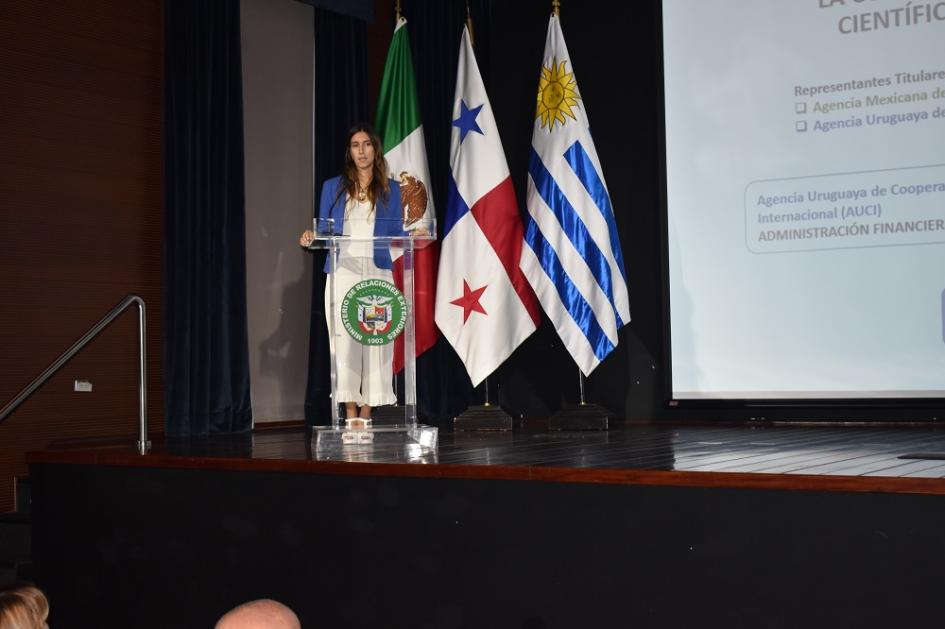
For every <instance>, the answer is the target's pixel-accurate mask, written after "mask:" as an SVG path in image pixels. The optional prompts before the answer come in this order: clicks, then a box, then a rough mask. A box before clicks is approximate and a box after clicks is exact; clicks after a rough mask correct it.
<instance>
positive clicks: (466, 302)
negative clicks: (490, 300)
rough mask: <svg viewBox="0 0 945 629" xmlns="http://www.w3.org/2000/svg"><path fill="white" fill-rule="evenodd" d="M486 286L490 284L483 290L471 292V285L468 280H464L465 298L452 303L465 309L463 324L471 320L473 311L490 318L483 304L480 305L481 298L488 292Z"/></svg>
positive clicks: (478, 289)
mask: <svg viewBox="0 0 945 629" xmlns="http://www.w3.org/2000/svg"><path fill="white" fill-rule="evenodd" d="M486 286H488V284H486V285H485V286H483V287H482V288H477V289H476V290H470V289H469V283H468V282H466V280H463V296H462V297H460V298H459V299H454V300H453V301H451V302H450V303H451V304H454V305H456V306H460V307H461V308H462V309H463V323H466V320H467V319H469V313H470V312H472V311H473V310H475V311H476V312H481V313H482V314H484V315H487V316H488V314H489V313H488V312H486V309H485V308H483V307H482V304H480V303H479V298H480V297H482V293H483V291H485V290H486Z"/></svg>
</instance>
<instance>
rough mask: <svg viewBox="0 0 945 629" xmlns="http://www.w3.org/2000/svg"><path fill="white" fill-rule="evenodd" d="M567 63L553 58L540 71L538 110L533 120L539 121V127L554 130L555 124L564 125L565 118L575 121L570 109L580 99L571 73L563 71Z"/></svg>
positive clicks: (575, 105)
mask: <svg viewBox="0 0 945 629" xmlns="http://www.w3.org/2000/svg"><path fill="white" fill-rule="evenodd" d="M566 63H567V61H562V62H561V63H560V64H559V63H558V60H557V59H556V58H554V57H552V59H551V64H550V65H549V66H543V67H542V69H541V78H539V79H538V108H537V110H536V111H535V119H536V120H537V119H539V118H540V119H541V127H542V128H543V129H544V128H545V127H548V130H549V131H552V130H554V125H555V122H558V123H559V124H561V125H564V124H565V123H566V122H567V118H565V116H568V117H570V118H571V119H573V120H577V118H576V117H575V116H574V112H573V111H572V110H571V108H572V107H577V104H578V101H579V100H581V97H580V96H578V93H577V82H576V81H575V80H574V73H573V72H566V71H565V64H566Z"/></svg>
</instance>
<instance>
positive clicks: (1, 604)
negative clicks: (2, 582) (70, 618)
mask: <svg viewBox="0 0 945 629" xmlns="http://www.w3.org/2000/svg"><path fill="white" fill-rule="evenodd" d="M48 617H49V601H47V600H46V595H45V594H43V592H42V591H41V590H40V589H39V588H36V587H33V586H32V585H19V586H12V587H8V588H4V589H2V590H0V629H48V625H47V624H46V619H47V618H48Z"/></svg>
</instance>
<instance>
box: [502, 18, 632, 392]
mask: <svg viewBox="0 0 945 629" xmlns="http://www.w3.org/2000/svg"><path fill="white" fill-rule="evenodd" d="M528 174H529V178H528V197H527V205H528V216H527V217H526V224H525V246H524V247H523V248H522V258H521V263H520V265H521V268H522V271H523V272H524V273H525V276H526V277H527V278H528V281H529V282H530V283H531V285H532V288H534V289H535V293H536V294H537V295H538V299H539V301H540V302H541V305H542V307H543V308H544V309H545V312H546V313H547V314H548V317H549V318H550V319H551V321H552V322H553V323H554V326H555V329H557V331H558V335H559V336H560V337H561V340H562V341H564V344H565V346H566V347H567V348H568V351H570V352H571V356H573V357H574V361H575V362H576V363H577V364H578V367H580V369H581V371H582V372H583V373H584V374H585V375H587V374H590V373H591V371H593V370H594V368H595V367H597V365H598V364H600V361H602V360H603V359H604V358H606V357H607V355H608V354H609V353H610V352H611V351H613V349H614V347H616V346H617V330H619V329H620V328H621V326H623V325H624V324H626V323H627V322H628V321H630V302H629V298H628V295H627V277H626V271H625V270H624V264H623V255H622V254H621V252H620V240H619V239H618V236H617V225H616V222H615V221H614V211H613V208H612V207H611V205H610V195H609V194H608V192H607V185H606V184H605V183H604V174H603V171H602V170H601V165H600V162H599V161H598V159H597V151H596V150H595V149H594V142H593V140H591V134H590V130H589V124H588V120H587V111H586V109H585V107H584V101H583V100H582V99H581V95H580V92H579V91H578V87H577V80H576V79H575V77H574V69H573V67H572V66H571V57H570V55H568V48H567V46H566V45H565V43H564V35H563V34H562V33H561V24H560V22H559V19H558V17H557V16H554V15H553V16H552V17H551V21H550V22H549V23H548V37H547V39H546V40H545V57H544V63H543V64H542V68H541V77H540V79H539V82H538V107H537V110H536V112H535V125H534V130H533V133H532V151H531V155H530V158H529V163H528Z"/></svg>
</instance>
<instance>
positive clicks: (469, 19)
mask: <svg viewBox="0 0 945 629" xmlns="http://www.w3.org/2000/svg"><path fill="white" fill-rule="evenodd" d="M466 28H467V29H468V30H469V43H470V44H473V43H475V39H473V22H472V13H470V11H469V0H466Z"/></svg>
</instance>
